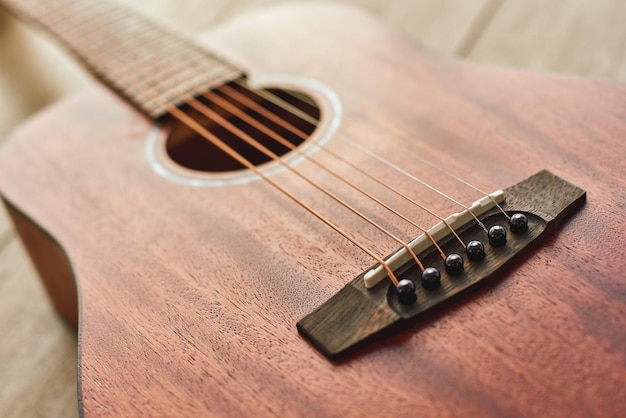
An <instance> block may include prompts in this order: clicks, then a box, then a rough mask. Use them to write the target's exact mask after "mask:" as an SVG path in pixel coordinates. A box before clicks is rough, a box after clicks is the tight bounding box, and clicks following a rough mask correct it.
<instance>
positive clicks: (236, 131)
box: [185, 96, 445, 271]
mask: <svg viewBox="0 0 626 418" xmlns="http://www.w3.org/2000/svg"><path fill="white" fill-rule="evenodd" d="M185 103H186V104H188V105H190V106H191V107H193V108H194V109H196V110H197V111H198V112H200V113H202V114H203V115H205V116H206V117H207V118H209V119H210V120H212V121H214V122H217V123H218V124H219V125H220V126H222V127H224V128H226V129H228V130H230V131H231V132H232V133H234V134H235V135H237V136H238V137H239V139H242V140H243V141H244V142H246V143H247V144H249V145H252V146H253V147H254V148H256V149H257V150H259V151H261V152H262V153H264V154H265V155H267V156H268V157H270V158H271V159H272V160H273V161H276V162H278V163H279V164H280V165H282V166H283V167H285V168H286V169H287V170H289V171H290V172H292V173H293V174H295V175H296V176H298V177H299V178H301V179H302V180H304V181H305V182H307V183H309V184H310V185H311V186H313V187H314V188H316V189H317V190H319V191H320V192H322V193H324V194H325V195H326V196H328V197H330V198H331V199H333V200H334V201H336V202H337V203H339V204H340V205H342V206H343V207H345V208H346V209H348V210H349V211H351V212H352V213H354V214H355V215H356V216H358V217H359V218H361V219H363V220H364V221H366V222H368V223H369V224H370V225H372V226H373V227H375V228H376V229H378V230H380V231H381V232H382V233H384V234H385V235H387V236H388V237H389V238H391V239H393V240H394V241H396V242H397V243H399V244H400V245H402V246H403V247H404V248H405V249H406V250H407V252H408V253H409V254H410V255H411V257H412V258H413V260H414V261H415V263H416V264H417V265H418V266H419V268H420V270H421V271H424V266H423V264H422V262H421V261H420V260H419V258H418V257H417V255H416V254H415V253H414V252H413V249H412V248H411V247H409V245H408V244H407V243H405V242H404V241H403V240H401V239H400V238H398V237H397V236H396V235H395V234H393V233H391V232H389V231H388V230H387V229H385V228H384V227H383V226H381V225H380V224H378V223H377V222H376V221H374V220H372V219H371V218H369V217H368V216H367V215H365V214H363V213H362V212H360V211H359V210H358V209H356V208H354V207H353V206H352V205H350V204H349V203H347V202H346V201H344V200H342V199H341V198H340V197H338V196H337V195H335V194H334V193H332V192H331V191H329V190H328V189H326V188H324V187H323V186H322V185H321V184H319V183H318V182H316V181H314V180H312V179H310V178H309V177H307V176H305V175H304V174H302V173H301V172H300V171H299V170H297V169H295V168H294V167H292V166H291V165H289V164H288V163H287V162H286V161H285V160H284V158H282V157H280V156H279V155H277V154H276V153H274V152H273V151H271V150H270V149H268V148H267V147H265V146H264V145H263V144H261V143H260V142H259V141H257V140H256V139H254V138H252V137H251V136H250V135H249V134H247V133H245V132H243V131H242V130H241V129H239V128H237V127H236V126H234V125H233V124H231V123H230V122H228V121H226V120H225V119H224V118H223V117H222V116H220V115H219V114H218V113H216V112H214V111H213V110H211V109H209V108H208V107H207V106H205V105H204V104H202V103H201V102H199V101H198V100H197V99H195V98H193V96H189V97H188V99H187V100H185ZM327 171H328V172H329V173H331V174H333V175H334V176H335V177H337V178H339V179H340V180H343V179H342V178H341V176H338V175H335V174H334V173H332V171H330V170H327ZM345 181H346V182H347V183H348V184H350V182H349V181H347V180H345ZM357 190H358V189H357ZM364 193H366V192H364ZM366 195H367V194H366ZM367 196H369V195H367ZM375 201H377V200H375ZM377 202H379V203H380V204H383V203H382V202H380V201H377ZM386 207H387V208H388V206H386ZM442 254H443V253H442ZM442 257H443V258H444V260H445V255H442Z"/></svg>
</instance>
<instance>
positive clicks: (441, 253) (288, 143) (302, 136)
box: [81, 7, 465, 259]
mask: <svg viewBox="0 0 626 418" xmlns="http://www.w3.org/2000/svg"><path fill="white" fill-rule="evenodd" d="M92 8H93V7H84V8H83V9H82V10H84V9H92ZM82 10H81V11H82ZM96 45H99V44H96ZM282 125H283V126H284V125H285V124H284V123H283V124H282ZM299 136H300V137H301V138H302V139H306V138H307V136H306V135H305V134H303V133H302V132H301V131H300V132H299ZM273 139H275V140H277V138H276V137H274V136H273ZM279 142H281V143H282V144H283V145H285V146H287V147H289V148H290V149H292V150H293V149H294V148H295V146H294V145H293V144H292V143H291V142H289V141H279ZM323 149H324V150H326V149H325V148H323ZM326 151H327V152H330V153H331V155H334V156H335V158H339V159H340V160H341V161H343V162H344V163H346V164H349V165H350V166H351V167H352V168H353V169H356V170H358V171H359V172H360V173H362V174H364V175H366V176H368V178H370V179H372V180H374V181H376V182H378V183H379V184H381V185H384V186H385V187H387V188H390V186H388V185H387V184H386V183H384V182H382V181H380V180H379V179H377V178H375V177H373V176H371V175H369V173H366V172H365V171H364V170H362V169H360V168H358V167H356V166H354V165H353V164H351V163H349V162H348V161H346V160H345V159H342V158H340V157H339V156H338V155H336V154H334V153H332V152H331V151H329V150H326ZM312 161H313V160H312ZM313 162H314V163H315V164H317V165H319V164H318V163H317V161H313ZM323 169H325V170H326V171H327V172H329V173H330V174H332V175H334V176H336V177H337V178H339V179H340V180H342V181H344V182H346V179H343V178H342V177H340V176H338V175H336V174H335V173H333V172H332V171H331V170H328V169H327V168H326V167H324V168H323ZM347 184H348V185H349V186H351V187H353V188H355V189H356V190H357V191H359V192H360V193H362V194H365V195H366V196H367V197H368V198H370V199H372V200H374V201H375V202H376V203H378V204H380V205H382V206H383V207H385V208H386V209H387V210H389V211H391V212H392V213H394V214H395V215H396V216H399V217H401V218H402V219H403V220H405V221H406V222H408V223H410V224H411V225H413V226H414V227H416V228H417V229H419V230H420V231H422V232H424V233H425V234H426V235H427V237H428V238H429V239H430V240H431V241H432V242H433V244H434V245H435V247H436V248H437V250H438V252H439V253H440V255H441V256H442V258H444V259H445V255H444V253H443V251H442V250H441V248H440V247H439V245H438V244H437V242H436V241H435V240H434V239H433V238H432V236H431V235H430V234H429V233H428V231H427V230H426V229H425V228H423V227H421V226H419V225H418V224H416V223H415V222H413V221H412V220H410V219H409V218H407V217H406V216H404V215H402V214H400V213H398V212H397V211H396V210H394V209H392V208H391V207H389V206H388V205H386V204H384V203H382V202H381V201H380V200H378V199H376V198H375V197H373V196H372V195H371V194H367V193H366V192H365V191H364V190H363V189H361V188H358V187H356V185H354V184H353V183H349V182H348V183H347ZM392 190H393V189H392ZM396 193H398V192H397V191H396ZM399 195H400V196H402V197H403V198H405V199H408V197H407V196H406V195H403V194H399ZM408 200H409V201H410V202H411V203H413V204H415V205H417V206H418V207H420V208H422V209H423V210H425V211H427V212H428V213H430V214H431V215H433V216H435V217H437V218H438V219H440V220H441V221H443V222H444V223H445V224H446V226H447V227H448V228H449V229H450V231H451V232H452V233H453V235H454V236H455V238H456V239H457V240H458V241H459V243H460V244H461V245H462V246H463V247H464V248H465V244H464V243H463V241H462V240H461V239H460V237H458V235H457V234H456V231H454V229H452V228H451V227H450V225H449V224H448V223H447V222H446V221H445V219H444V218H443V217H441V216H438V215H436V214H434V213H433V212H432V211H430V210H429V209H427V208H426V207H424V206H422V205H420V204H418V203H417V202H415V201H414V200H412V199H408Z"/></svg>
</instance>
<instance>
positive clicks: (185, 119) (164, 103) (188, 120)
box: [88, 44, 463, 283]
mask: <svg viewBox="0 0 626 418" xmlns="http://www.w3.org/2000/svg"><path fill="white" fill-rule="evenodd" d="M88 48H90V49H92V51H93V45H91V44H90V45H88ZM100 51H101V49H100V48H98V47H97V46H96V51H94V52H96V53H97V54H99V55H101V54H100ZM107 55H108V54H107ZM109 58H112V59H113V60H114V61H118V60H117V58H116V57H111V56H109ZM136 75H139V74H136ZM148 80H151V78H150V77H148ZM140 82H141V84H142V85H143V86H144V87H147V88H146V89H144V90H143V91H141V92H140V93H141V94H143V95H146V94H148V95H149V94H150V93H153V95H152V96H153V97H152V100H157V101H158V103H159V106H160V107H161V108H162V110H164V111H166V112H167V113H170V114H171V115H172V116H174V117H175V118H176V119H178V120H179V121H181V122H182V123H184V124H186V125H187V126H189V127H191V128H192V129H193V130H195V131H196V132H198V134H200V135H201V136H202V137H204V138H205V139H207V140H209V141H210V142H211V143H213V144H214V145H215V146H218V148H220V149H221V150H222V151H224V152H225V153H227V154H228V155H229V156H231V158H234V159H235V160H237V161H238V162H239V163H241V164H242V165H244V166H246V167H247V168H249V169H251V170H252V171H253V172H255V173H256V174H257V175H260V176H261V177H262V178H263V179H264V180H266V181H268V182H269V183H270V184H272V185H273V186H274V187H276V188H278V189H279V190H280V191H282V192H283V193H284V194H286V195H287V196H288V197H290V198H291V199H292V200H294V201H295V202H296V203H298V204H299V205H301V206H303V207H304V208H305V209H307V210H308V211H309V212H310V213H312V214H313V215H315V216H316V217H318V219H320V220H322V221H324V222H325V223H326V224H327V225H328V226H330V227H331V228H332V229H334V230H335V231H336V232H339V233H340V234H341V235H342V236H344V237H345V238H348V239H349V240H350V241H351V242H352V243H353V244H357V243H356V242H355V241H354V240H352V239H350V238H349V237H348V236H347V234H345V233H344V232H343V231H342V230H340V229H339V228H338V227H337V226H336V225H334V224H333V223H332V222H330V221H329V220H327V219H326V218H324V217H323V216H322V215H320V214H319V213H317V212H316V211H315V210H313V209H312V208H311V207H309V206H307V205H306V204H304V203H303V202H302V201H300V200H299V199H298V198H297V197H296V196H294V195H293V194H291V193H289V192H288V191H287V190H285V189H284V188H282V187H281V186H280V185H278V184H277V183H276V182H274V181H272V180H271V179H269V178H268V177H267V176H266V175H264V174H263V173H262V172H261V170H259V169H258V168H256V166H254V164H252V163H251V162H250V161H248V160H247V159H246V158H245V157H243V156H241V155H240V154H239V153H237V152H236V151H234V150H233V149H232V148H230V147H229V146H228V145H226V144H225V143H223V142H222V141H221V140H219V139H218V138H217V137H215V136H214V135H212V134H211V133H210V132H209V131H208V130H206V129H204V128H203V127H202V126H201V125H200V124H198V123H197V121H195V120H193V118H192V117H190V116H189V115H187V114H185V113H184V112H183V111H182V110H180V109H178V108H177V107H176V104H175V103H173V102H172V101H171V100H169V99H167V97H165V96H164V95H163V94H161V93H160V91H159V90H158V89H155V88H154V87H152V86H150V85H149V83H147V82H146V79H144V78H142V79H141V80H140ZM154 93H156V96H154ZM190 99H191V100H190V101H189V102H188V103H189V104H190V105H192V106H193V107H195V108H196V109H197V110H199V111H202V112H203V113H205V114H207V116H209V117H210V118H212V119H214V120H215V119H219V115H217V114H215V113H214V112H212V111H211V110H210V109H208V108H207V107H206V106H204V105H202V104H201V103H200V102H198V101H196V100H195V99H193V97H191V96H190ZM216 116H217V118H216ZM224 122H225V121H224V120H222V121H221V123H222V124H223V123H224ZM227 128H230V129H231V130H232V129H233V126H232V125H230V126H227ZM235 133H236V134H237V135H239V137H240V139H244V140H245V141H246V142H248V143H250V144H251V145H253V146H255V147H256V148H257V149H260V150H261V151H263V152H265V153H266V154H267V155H268V156H270V157H271V158H272V159H274V160H275V161H277V162H279V163H281V164H282V165H284V166H286V167H287V168H288V169H290V170H291V171H292V172H294V173H296V174H297V175H298V176H299V177H301V178H302V179H304V180H305V181H307V182H309V184H311V185H312V186H314V187H316V188H317V189H318V190H320V191H322V192H323V193H325V194H326V195H328V196H329V197H331V198H333V199H334V200H335V201H337V202H338V203H340V204H342V205H343V206H345V207H346V208H348V209H350V210H351V211H352V212H353V213H355V214H356V215H357V216H359V217H361V218H362V219H364V220H366V221H368V222H369V223H370V224H371V225H373V226H375V227H376V228H378V229H379V230H381V231H382V232H384V233H385V234H387V235H388V236H389V237H391V238H392V239H394V240H396V241H397V242H399V243H400V244H401V245H402V246H403V247H404V248H405V249H406V250H407V251H408V252H409V253H410V254H411V256H412V257H413V258H414V260H415V261H416V263H417V264H418V266H419V267H420V269H421V270H422V271H423V270H424V268H423V266H422V264H421V262H420V261H419V259H418V258H417V256H416V255H415V254H414V253H413V251H412V249H411V248H410V247H408V245H407V244H406V243H404V242H403V241H402V240H400V239H399V238H397V237H395V236H394V235H393V234H391V233H390V232H388V231H387V230H385V229H384V228H383V227H381V226H380V225H378V224H376V223H375V222H374V221H371V220H370V219H369V218H368V217H367V216H365V215H363V214H362V213H360V212H359V211H357V210H356V209H354V208H352V207H351V206H350V205H348V204H347V203H345V202H343V201H342V200H341V199H339V198H338V197H336V196H335V195H333V194H332V193H330V192H329V191H327V190H325V189H324V188H323V187H321V186H320V185H319V184H317V183H315V182H313V181H312V180H311V179H308V178H306V177H305V176H303V175H302V174H301V173H299V172H298V171H297V170H295V169H293V168H292V167H290V166H288V165H287V164H286V163H285V162H284V161H283V160H282V159H281V158H280V157H278V156H277V155H276V154H274V153H272V152H271V151H269V150H267V149H266V148H265V147H263V146H261V147H259V145H260V144H259V143H258V142H257V141H255V140H254V139H253V138H251V137H249V136H248V135H246V134H245V133H243V132H242V131H240V130H237V131H236V132H235ZM242 134H243V135H242ZM291 145H292V147H291V148H292V149H293V148H295V146H293V144H291ZM268 151H269V153H268ZM327 171H329V172H330V173H331V174H333V175H335V176H336V177H338V178H340V176H338V175H337V174H335V173H332V171H330V170H327ZM344 180H345V179H344ZM348 184H350V183H349V182H348ZM425 185H426V186H427V187H430V188H432V186H428V185H427V184H425ZM432 189H433V190H435V191H436V189H434V188H432ZM358 190H360V191H362V189H358ZM437 192H438V191H437ZM364 193H365V194H366V196H368V197H370V198H373V197H372V196H371V195H369V194H367V193H366V192H364ZM438 193H440V194H442V193H441V192H438ZM442 195H443V194H442ZM444 196H445V195H444ZM373 200H374V201H376V202H377V203H379V204H381V205H383V206H384V207H385V208H387V209H389V210H392V211H393V212H394V213H396V214H398V215H399V213H398V212H396V211H394V210H393V209H391V208H390V207H389V206H388V205H385V204H384V203H382V202H381V201H379V200H377V199H375V198H374V199H373ZM461 206H463V205H461ZM399 216H401V217H402V215H399ZM403 219H405V220H407V221H408V222H411V221H410V220H408V218H406V217H403ZM413 224H414V223H413ZM414 225H415V224H414ZM417 227H418V228H419V229H421V230H423V231H424V232H426V231H425V229H423V228H421V227H419V226H417ZM453 232H454V231H453ZM455 235H456V234H455ZM429 238H430V239H431V240H432V241H433V242H434V240H433V239H432V237H430V236H429ZM434 244H435V245H436V246H437V248H438V249H439V251H440V254H441V255H442V257H443V258H444V259H445V255H444V254H443V252H442V251H441V249H440V248H439V247H438V245H437V243H436V242H434ZM357 246H358V247H359V248H361V249H362V250H364V251H365V252H366V253H368V255H370V256H373V258H374V259H375V260H376V261H378V262H379V263H380V264H381V265H383V266H384V267H385V270H386V271H387V273H391V274H389V276H390V278H392V281H394V283H397V279H395V277H394V275H393V273H392V272H391V270H390V268H389V267H388V266H387V265H386V263H385V262H381V261H382V259H380V258H377V257H376V256H374V254H373V253H372V252H371V251H370V250H367V249H366V248H365V247H364V246H362V245H361V244H357ZM394 279H395V280H394Z"/></svg>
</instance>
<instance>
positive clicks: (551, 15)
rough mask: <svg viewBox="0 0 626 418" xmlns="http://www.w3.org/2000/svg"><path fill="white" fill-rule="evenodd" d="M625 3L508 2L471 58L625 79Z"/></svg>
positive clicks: (598, 0) (609, 0) (611, 0)
mask: <svg viewBox="0 0 626 418" xmlns="http://www.w3.org/2000/svg"><path fill="white" fill-rule="evenodd" d="M625 18H626V2H624V1H615V0H594V1H581V0H552V1H545V0H506V1H504V3H503V4H502V6H501V7H500V9H499V10H498V12H497V14H496V17H495V18H494V19H493V21H492V22H491V23H490V24H489V25H488V26H487V28H486V30H485V31H484V33H483V34H482V36H481V37H480V38H479V39H478V42H477V44H476V45H475V46H474V47H473V48H472V50H471V51H470V53H469V58H470V59H471V60H475V61H480V62H489V63H495V64H499V65H506V66H512V67H523V68H529V69H533V70H540V71H551V72H562V73H570V74H578V75H583V76H591V77H600V78H607V79H612V80H620V81H626V55H625V54H624V51H626V25H624V19H625Z"/></svg>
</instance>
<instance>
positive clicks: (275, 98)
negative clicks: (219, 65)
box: [234, 80, 502, 232]
mask: <svg viewBox="0 0 626 418" xmlns="http://www.w3.org/2000/svg"><path fill="white" fill-rule="evenodd" d="M234 82H235V83H237V84H238V85H240V86H241V87H243V88H246V86H245V85H243V84H241V81H238V80H234ZM255 93H256V94H258V95H259V96H261V97H263V98H265V99H267V100H269V101H271V102H272V103H274V104H276V105H277V106H279V107H281V108H283V109H285V110H287V111H289V112H291V113H292V114H293V115H295V116H297V117H299V118H300V119H302V120H304V121H306V122H309V123H312V124H316V123H317V121H315V120H314V119H312V118H311V117H310V116H309V115H307V114H306V113H304V112H302V111H301V110H300V109H298V108H296V107H295V106H293V105H291V104H290V103H288V102H286V101H285V100H283V99H282V98H280V97H278V96H277V95H275V94H274V93H272V92H270V91H268V90H266V89H262V90H256V91H255ZM337 137H338V138H339V139H341V140H343V141H344V142H347V143H348V144H350V145H351V146H353V147H355V148H357V149H359V150H360V151H361V152H363V153H365V154H367V155H369V156H370V157H372V158H374V159H376V160H377V161H379V162H380V163H382V164H384V165H386V166H388V167H389V168H391V169H393V170H395V171H397V172H398V173H400V174H402V175H404V176H406V177H408V178H410V179H411V180H413V181H415V182H418V183H420V184H422V185H423V186H425V187H427V188H428V189H430V190H432V191H433V192H435V193H437V194H439V195H440V196H442V197H444V198H446V199H448V200H450V201H452V202H453V203H455V204H456V205H458V206H460V207H462V208H464V209H465V210H467V211H468V212H469V213H470V215H471V216H472V217H473V218H474V220H475V221H476V223H477V224H478V225H479V226H480V227H481V228H482V229H483V230H484V231H485V232H488V231H487V228H486V227H485V225H484V224H483V223H482V222H481V221H480V220H479V219H478V217H477V216H476V215H475V214H474V212H472V210H471V209H470V208H469V207H467V206H465V205H464V204H462V203H460V202H459V201H457V200H456V199H453V198H452V197H450V196H448V195H447V194H445V193H444V192H442V191H440V190H438V189H436V188H435V187H434V186H431V185H430V184H428V183H426V182H425V181H423V180H421V179H420V178H418V177H417V176H415V175H413V174H411V173H409V172H408V171H406V170H404V169H402V168H401V167H399V166H397V165H396V164H394V163H392V162H391V161H389V160H387V159H385V158H383V157H381V156H379V155H378V154H376V153H375V152H374V151H371V150H370V149H369V148H367V147H365V146H364V145H361V144H359V143H357V142H355V141H353V140H352V139H350V138H349V137H348V136H347V135H345V134H343V133H342V132H337ZM435 168H437V167H436V166H435ZM444 174H445V173H444ZM468 184H469V183H468ZM475 190H477V191H479V192H480V193H484V194H485V195H487V196H489V194H488V193H485V192H484V191H481V190H480V189H478V188H475ZM498 207H499V206H498ZM500 210H502V208H501V207H500Z"/></svg>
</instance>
